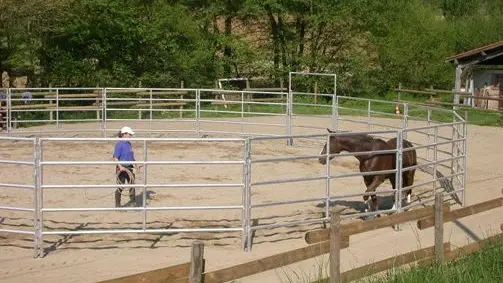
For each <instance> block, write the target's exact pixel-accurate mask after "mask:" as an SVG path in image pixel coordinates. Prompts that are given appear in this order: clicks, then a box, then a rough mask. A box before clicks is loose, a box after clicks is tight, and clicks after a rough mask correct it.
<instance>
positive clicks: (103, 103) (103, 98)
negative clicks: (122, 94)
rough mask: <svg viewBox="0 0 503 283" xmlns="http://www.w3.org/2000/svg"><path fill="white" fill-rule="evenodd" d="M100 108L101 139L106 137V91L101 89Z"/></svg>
mask: <svg viewBox="0 0 503 283" xmlns="http://www.w3.org/2000/svg"><path fill="white" fill-rule="evenodd" d="M101 107H102V111H103V113H102V114H101V119H102V121H101V131H102V134H103V137H106V135H107V119H108V117H107V89H106V88H102V89H101Z"/></svg>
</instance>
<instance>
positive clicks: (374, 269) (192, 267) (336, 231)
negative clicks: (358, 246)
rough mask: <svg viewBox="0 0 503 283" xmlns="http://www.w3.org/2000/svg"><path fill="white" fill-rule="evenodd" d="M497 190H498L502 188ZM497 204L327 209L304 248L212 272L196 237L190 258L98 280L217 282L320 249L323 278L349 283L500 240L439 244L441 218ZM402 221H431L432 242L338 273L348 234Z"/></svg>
mask: <svg viewBox="0 0 503 283" xmlns="http://www.w3.org/2000/svg"><path fill="white" fill-rule="evenodd" d="M501 192H502V194H503V190H502V191H501ZM502 206H503V197H500V198H497V199H494V200H490V201H486V202H483V203H479V204H475V205H472V206H467V207H464V208H460V209H457V210H452V211H451V210H450V206H449V205H448V204H447V203H444V200H443V194H442V193H439V194H437V195H436V196H435V205H434V206H432V207H425V208H421V209H417V210H412V211H407V212H403V213H398V214H393V215H389V216H383V217H380V218H376V219H373V220H367V221H361V222H355V223H349V224H340V214H339V212H333V214H332V216H331V223H330V228H328V229H318V230H314V231H310V232H307V233H306V235H305V241H306V242H307V243H308V244H309V245H308V246H307V247H303V248H298V249H295V250H291V251H288V252H285V253H280V254H276V255H272V256H268V257H265V258H262V259H258V260H254V261H251V262H247V263H243V264H239V265H236V266H232V267H228V268H224V269H220V270H216V271H205V269H204V265H205V260H204V246H203V243H202V242H198V241H197V242H194V243H193V245H192V253H191V262H189V263H185V264H181V265H177V266H172V267H168V268H163V269H158V270H154V271H149V272H144V273H140V274H135V275H131V276H126V277H121V278H117V279H112V280H107V281H101V283H105V282H106V283H128V282H144V283H147V282H149V283H154V282H173V283H186V282H189V283H200V282H204V283H223V282H228V281H232V280H235V279H239V278H242V277H245V276H249V275H253V274H257V273H261V272H264V271H267V270H272V269H275V268H279V267H282V266H286V265H289V264H292V263H296V262H299V261H303V260H306V259H309V258H313V257H316V256H320V255H322V254H326V253H330V256H329V259H330V265H329V267H330V270H329V274H330V277H329V278H328V280H329V281H328V282H330V283H332V282H349V281H353V280H357V279H361V278H364V277H367V276H370V275H373V274H376V273H378V272H382V271H385V270H387V269H390V268H394V267H399V266H402V265H405V264H409V263H413V262H417V264H418V265H424V264H429V263H433V262H439V263H444V262H446V261H450V260H453V259H456V258H458V257H461V256H465V255H467V254H470V253H473V252H475V251H477V250H478V249H480V248H481V247H483V246H485V245H487V244H489V243H492V242H494V241H498V240H501V239H503V234H498V235H495V236H492V237H489V238H486V239H485V240H482V241H478V242H474V243H472V244H469V245H466V246H463V247H459V248H457V249H455V250H451V247H450V243H449V242H447V243H444V240H443V239H444V236H443V226H444V223H445V222H450V221H454V220H456V219H460V218H463V217H467V216H471V215H475V214H478V213H481V212H484V211H488V210H492V209H495V208H498V207H502ZM408 221H417V227H418V228H419V229H420V230H424V229H427V228H430V227H433V226H434V227H435V228H434V233H435V245H434V246H431V247H427V248H423V249H419V250H416V251H412V252H409V253H405V254H401V255H398V256H395V257H391V258H387V259H384V260H381V261H378V262H374V263H371V264H368V265H365V266H361V267H358V268H355V269H352V270H349V271H346V272H343V273H341V272H340V250H341V249H344V248H347V247H348V246H349V238H350V236H351V235H356V234H360V233H364V232H368V231H372V230H376V229H381V228H385V227H390V226H394V225H398V224H400V223H403V222H408ZM501 229H502V231H503V223H502V224H501Z"/></svg>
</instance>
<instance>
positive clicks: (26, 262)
mask: <svg viewBox="0 0 503 283" xmlns="http://www.w3.org/2000/svg"><path fill="white" fill-rule="evenodd" d="M249 121H250V122H264V121H273V122H274V123H278V124H281V123H284V121H283V120H282V119H281V118H276V119H273V118H255V119H249ZM376 121H378V122H379V123H380V124H383V125H384V126H385V125H396V123H397V121H396V120H386V119H379V120H376ZM294 123H295V125H319V126H320V127H322V128H321V129H313V128H301V127H298V128H296V129H295V131H294V134H307V133H309V134H311V133H312V134H315V133H318V134H324V133H325V132H324V130H323V127H330V123H329V121H327V120H325V119H317V118H297V119H296V120H295V121H294ZM121 125H122V124H121V123H111V124H109V125H107V128H108V129H118V128H119V127H120V126H121ZM131 125H132V126H133V127H134V128H135V129H136V130H137V132H138V134H137V135H136V137H138V138H142V137H151V136H155V137H157V136H163V137H182V136H183V137H193V135H192V136H191V135H190V134H187V133H183V132H172V133H168V134H148V133H147V132H149V131H151V130H152V129H172V130H183V129H188V128H191V127H192V126H193V125H192V124H191V122H184V123H182V122H177V123H164V124H155V125H151V124H148V123H132V124H131ZM410 125H411V126H420V125H422V124H421V123H419V122H410ZM384 126H383V127H384ZM340 127H341V128H345V129H351V130H365V129H367V126H355V124H351V123H346V124H344V123H342V124H341V125H340ZM383 127H381V128H379V129H382V128H383ZM63 128H64V129H68V130H70V131H75V130H84V129H99V125H92V124H72V125H65V126H64V127H63ZM36 129H40V130H45V129H51V126H44V127H37V128H36ZM201 129H202V130H203V131H205V132H207V138H210V139H207V140H206V141H204V142H197V143H196V142H176V143H174V142H151V143H149V144H148V151H147V154H146V157H147V159H148V160H149V161H163V160H164V161H165V160H169V161H212V162H214V163H217V162H218V161H239V160H242V156H243V143H242V142H240V141H214V140H211V138H217V137H220V136H223V134H219V133H216V132H217V131H229V130H234V131H240V130H243V129H244V130H245V131H250V132H254V131H255V132H263V133H270V134H273V133H275V134H284V133H283V131H284V130H282V129H280V130H278V128H274V127H265V126H261V125H248V126H245V127H244V128H242V126H240V125H228V124H223V123H206V124H204V125H203V126H202V128H201ZM372 129H378V127H374V128H372ZM142 130H144V132H142ZM468 132H469V142H468V161H467V168H468V175H467V189H466V203H467V204H468V205H469V204H474V203H479V202H482V201H486V200H490V199H492V198H495V197H499V196H501V188H502V186H500V185H499V182H498V181H501V180H502V179H503V168H502V167H501V166H498V161H499V160H500V156H501V155H500V154H499V153H500V145H501V142H502V141H503V130H502V129H501V128H492V127H478V126H469V127H468ZM439 133H441V134H443V135H450V133H451V130H450V129H447V128H446V129H440V130H439ZM46 136H49V134H46ZM52 136H56V135H54V134H53V135H52ZM57 136H66V137H76V138H78V137H90V136H95V137H96V136H98V135H97V134H91V133H81V134H75V133H73V134H66V135H57ZM107 136H108V137H111V136H112V134H111V133H109V134H107ZM387 137H391V135H388V136H387ZM408 139H409V140H411V141H413V142H417V143H423V144H424V143H425V138H424V137H423V136H420V135H418V134H416V133H409V136H408ZM323 143H324V141H323V140H321V139H315V138H304V139H295V140H294V146H286V141H285V140H284V139H277V140H263V141H255V142H253V143H252V159H253V160H255V161H258V160H260V159H267V158H275V157H292V156H305V155H315V154H317V153H318V152H319V151H320V149H321V147H322V145H323ZM113 145H114V142H113V141H96V142H87V141H72V142H68V141H46V142H44V145H43V160H45V161H93V162H97V161H110V158H111V152H112V149H113ZM134 147H135V150H136V155H137V160H144V158H145V152H144V150H143V143H142V142H134ZM448 147H449V148H448ZM448 147H446V148H444V149H445V150H450V145H449V146H448ZM0 148H1V150H0V153H1V157H0V159H2V160H6V159H7V160H24V161H30V160H32V159H33V154H32V152H33V144H32V143H30V142H24V141H18V142H15V143H13V142H10V141H9V142H7V141H0ZM418 155H419V156H422V157H425V156H426V151H424V150H420V151H419V152H418ZM439 157H440V158H441V156H439ZM449 164H450V163H449ZM446 165H448V164H447V163H446ZM0 166H1V168H2V170H1V171H0V172H1V173H0V177H1V181H0V183H15V184H31V183H33V169H32V168H31V167H30V166H27V165H5V164H3V165H0ZM242 170H243V168H242V165H241V164H204V165H177V164H170V165H150V166H149V167H148V169H147V171H145V170H140V171H139V172H137V181H136V182H137V183H144V182H145V180H147V183H148V184H149V185H151V186H150V187H149V188H148V190H147V191H146V193H145V196H146V199H145V202H146V203H147V204H148V206H150V207H159V208H161V207H183V206H239V205H241V204H242V189H241V188H240V187H239V186H234V187H231V186H230V184H241V183H242V182H243V180H242ZM331 170H332V172H337V173H345V172H355V171H358V163H357V161H356V159H354V158H352V157H347V158H346V157H344V158H338V159H337V160H335V161H332V165H331ZM443 170H447V169H443ZM324 172H325V167H323V166H322V165H320V164H318V162H317V160H316V159H300V160H294V161H291V160H290V161H285V162H274V163H256V164H254V165H253V167H252V176H253V177H252V180H251V181H252V183H257V182H264V181H269V180H278V179H289V178H296V177H299V176H303V177H317V176H322V175H323V174H324ZM447 173H448V172H444V174H447ZM42 178H43V183H44V184H46V185H51V184H59V185H61V184H65V185H98V184H99V185H110V184H114V182H115V172H114V169H113V166H112V165H45V167H44V170H43V176H42ZM429 178H431V176H429V175H427V174H425V173H422V172H418V173H417V174H416V182H421V181H425V180H428V179H429ZM159 184H213V187H209V188H203V187H200V186H193V187H178V188H176V187H169V188H166V187H161V186H155V185H159ZM222 184H227V185H228V186H223V185H222ZM363 188H364V185H363V182H362V180H361V177H352V178H341V179H334V180H332V182H331V196H333V197H334V196H343V195H345V194H355V193H361V192H363V191H364V189H363ZM389 188H390V185H389V183H385V184H383V185H382V186H381V187H380V188H379V190H386V189H389ZM431 190H432V186H431V185H427V186H422V187H420V188H418V189H415V191H414V195H415V198H414V199H415V201H416V202H417V201H418V200H420V199H424V198H427V197H430V196H431ZM324 192H325V183H324V181H309V182H298V183H286V184H267V185H257V186H254V187H253V191H252V200H251V201H252V204H271V203H274V202H282V201H289V200H290V201H294V200H300V199H314V200H313V201H310V202H304V203H297V204H290V205H281V206H271V207H264V208H255V209H253V210H252V218H254V219H258V220H259V224H260V225H263V224H273V223H286V222H289V221H298V220H305V219H313V218H318V217H320V215H321V212H322V211H323V209H322V208H320V207H319V204H320V203H321V201H320V200H319V199H320V198H322V197H323V195H324ZM32 194H33V193H32V191H31V190H24V189H12V188H5V187H0V205H1V206H16V207H32V203H33V195H32ZM381 199H382V200H383V205H384V206H389V205H390V197H389V196H386V195H384V196H382V198H381ZM126 200H127V197H125V196H124V197H123V204H124V203H126ZM137 200H138V202H142V201H143V195H142V194H141V190H140V189H137ZM113 203H114V200H113V189H91V188H75V187H72V188H64V189H49V188H48V189H44V207H45V208H75V207H82V208H84V207H110V208H111V207H112V206H113ZM336 203H337V204H338V205H342V206H345V207H346V208H348V209H347V210H346V213H353V212H356V211H359V210H361V209H362V202H361V197H360V196H353V197H345V198H341V199H338V200H337V201H336ZM502 212H503V210H502V209H501V208H499V209H495V210H492V211H490V212H486V213H481V214H478V215H476V216H472V217H468V218H465V219H463V220H460V221H456V222H453V223H450V224H447V225H446V226H445V235H446V240H449V241H451V243H452V244H453V245H455V246H456V245H457V246H460V245H464V244H466V243H468V242H469V241H473V240H478V239H481V238H484V237H486V236H488V235H492V234H494V233H497V232H498V231H499V225H500V224H501V222H502V221H503V217H502V215H503V214H502ZM31 217H32V216H31V213H29V212H11V211H1V215H0V228H2V229H20V230H26V231H30V230H32V226H33V223H32V221H31ZM143 217H144V215H143V214H142V213H141V212H133V211H128V212H118V211H100V212H85V211H78V212H46V213H44V231H61V230H65V231H75V230H82V229H84V230H96V229H126V228H127V229H130V228H141V227H142V224H143V221H145V223H146V225H147V227H149V228H156V229H180V228H193V229H198V228H203V229H205V228H215V229H228V228H231V229H232V228H240V227H241V210H240V209H225V210H223V209H217V210H195V211H194V210H192V211H187V210H164V211H162V210H161V211H154V212H149V213H148V214H147V217H146V218H145V219H144V218H143ZM346 221H354V220H346ZM320 227H321V225H320V224H311V225H300V226H294V227H283V228H275V229H270V230H259V231H257V233H256V235H255V238H254V240H253V248H252V250H251V251H250V252H244V251H242V249H241V244H242V239H241V233H240V232H228V231H227V232H225V231H224V232H212V233H207V232H191V233H159V234H137V233H135V234H128V233H119V234H97V235H90V234H85V235H61V236H60V235H57V236H46V237H44V240H45V245H44V247H45V248H46V252H47V254H46V256H45V257H44V258H38V259H35V258H33V238H32V237H31V236H29V235H20V234H7V233H0V247H1V253H0V266H1V268H0V282H33V281H34V280H37V281H39V282H96V281H100V280H105V279H111V278H116V277H120V276H125V275H130V274H134V273H138V272H144V271H148V270H152V269H157V268H162V267H167V266H172V265H175V264H179V263H184V262H188V261H189V260H190V246H191V243H192V242H193V241H195V240H202V241H203V242H204V244H205V257H206V269H207V270H216V269H220V268H224V267H228V266H232V265H235V264H239V263H244V262H247V261H250V260H254V259H259V258H263V257H265V256H268V255H272V254H276V253H281V252H284V251H288V250H291V249H293V248H299V247H304V246H306V243H305V242H304V234H305V233H306V232H307V231H309V230H312V229H316V228H320ZM432 244H433V231H432V230H431V229H428V230H425V231H418V230H417V229H416V228H415V223H408V224H404V225H402V231H399V232H396V231H394V230H392V229H381V230H378V231H372V232H368V233H364V234H360V235H357V236H354V237H352V238H351V245H350V248H348V249H345V250H343V252H342V259H343V263H342V269H343V270H348V269H351V268H353V267H356V266H360V265H363V264H367V263H369V262H371V261H375V260H379V259H383V258H386V257H389V256H392V255H396V254H399V253H402V252H406V251H410V250H414V249H417V248H420V247H425V246H430V245H432ZM327 263H328V260H327V258H326V257H318V258H315V259H312V260H306V261H303V262H300V263H298V264H294V265H291V266H287V267H284V268H281V269H277V270H273V271H269V272H264V273H261V274H257V275H253V276H249V277H246V278H242V279H239V280H237V281H236V282H288V281H291V282H306V281H310V280H311V279H316V278H317V275H316V273H317V272H318V270H319V266H324V265H326V264H327ZM288 278H290V279H288Z"/></svg>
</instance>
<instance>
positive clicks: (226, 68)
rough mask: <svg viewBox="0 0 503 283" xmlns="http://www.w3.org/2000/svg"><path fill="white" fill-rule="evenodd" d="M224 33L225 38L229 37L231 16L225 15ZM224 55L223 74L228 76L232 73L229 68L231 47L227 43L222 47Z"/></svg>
mask: <svg viewBox="0 0 503 283" xmlns="http://www.w3.org/2000/svg"><path fill="white" fill-rule="evenodd" d="M224 34H225V36H226V37H227V38H230V37H231V35H232V16H227V17H225V31H224ZM224 57H225V64H224V74H225V76H227V77H230V76H231V73H232V68H231V64H232V63H231V62H232V47H231V46H230V44H228V43H227V44H225V47H224Z"/></svg>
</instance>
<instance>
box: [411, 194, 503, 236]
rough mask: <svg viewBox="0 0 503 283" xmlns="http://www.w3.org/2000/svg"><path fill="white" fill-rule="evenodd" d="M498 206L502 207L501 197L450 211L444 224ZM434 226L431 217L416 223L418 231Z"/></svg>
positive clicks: (445, 216) (502, 199)
mask: <svg viewBox="0 0 503 283" xmlns="http://www.w3.org/2000/svg"><path fill="white" fill-rule="evenodd" d="M500 206H503V197H500V198H497V199H493V200H489V201H486V202H482V203H478V204H474V205H471V206H467V207H463V208H460V209H456V210H452V211H450V212H447V213H445V215H444V223H445V222H450V221H453V220H456V219H460V218H464V217H467V216H471V215H474V214H477V213H481V212H484V211H487V210H491V209H495V208H498V207H500ZM434 225H435V219H434V218H433V217H428V218H427V219H421V220H419V221H418V222H417V228H419V229H420V230H424V229H427V228H430V227H433V226H434Z"/></svg>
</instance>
